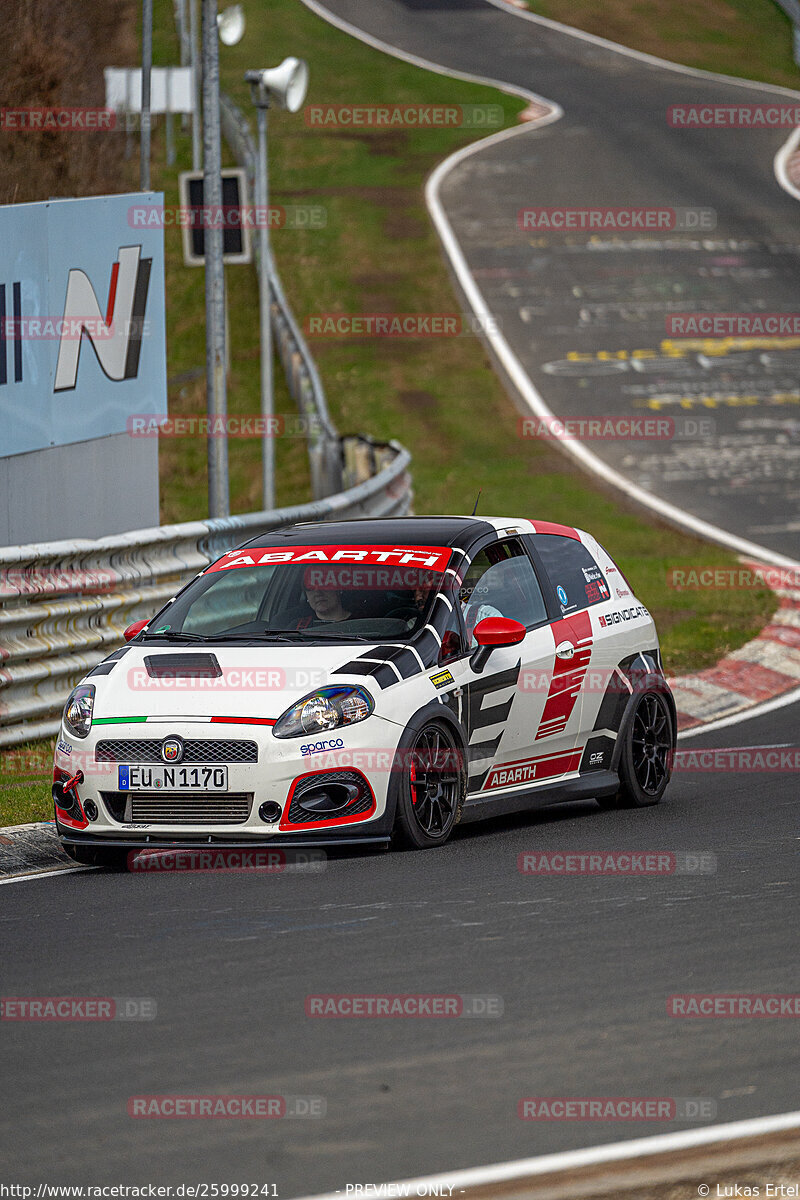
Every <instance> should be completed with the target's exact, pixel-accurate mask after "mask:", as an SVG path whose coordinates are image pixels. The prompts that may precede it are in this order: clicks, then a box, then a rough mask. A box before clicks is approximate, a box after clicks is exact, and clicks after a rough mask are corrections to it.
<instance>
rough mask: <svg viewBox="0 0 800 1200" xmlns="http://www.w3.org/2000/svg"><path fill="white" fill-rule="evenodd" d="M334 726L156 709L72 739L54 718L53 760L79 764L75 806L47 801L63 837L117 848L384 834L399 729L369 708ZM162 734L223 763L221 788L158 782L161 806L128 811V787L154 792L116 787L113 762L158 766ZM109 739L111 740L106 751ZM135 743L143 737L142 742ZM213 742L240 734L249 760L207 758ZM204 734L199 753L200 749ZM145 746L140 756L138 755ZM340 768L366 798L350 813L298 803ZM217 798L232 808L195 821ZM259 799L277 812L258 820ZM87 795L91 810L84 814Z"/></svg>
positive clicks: (356, 839)
mask: <svg viewBox="0 0 800 1200" xmlns="http://www.w3.org/2000/svg"><path fill="white" fill-rule="evenodd" d="M336 733H337V734H338V735H339V736H337V737H335V738H332V737H328V738H325V739H322V740H321V741H319V742H315V740H314V739H313V738H311V737H308V738H290V739H280V738H275V737H274V735H273V733H272V728H271V727H270V726H265V725H246V726H245V725H241V724H239V725H235V726H234V725H231V726H225V725H221V724H213V725H209V724H208V723H204V724H201V723H198V722H196V721H188V720H187V721H181V720H180V719H162V718H159V719H157V720H152V721H151V720H150V719H148V721H147V723H146V724H141V723H138V724H133V723H131V724H127V723H119V724H116V723H115V724H114V725H100V726H93V727H92V730H91V731H90V733H89V737H88V738H86V739H85V740H84V741H78V740H77V739H74V738H71V737H70V735H69V734H68V733H67V731H66V730H64V729H63V728H62V732H61V737H60V738H59V741H58V746H57V749H56V754H55V760H54V765H55V767H56V769H57V772H63V773H65V774H67V775H70V776H74V775H75V774H76V773H77V772H78V771H80V772H81V773H82V775H83V780H82V782H81V783H80V784H79V785H78V787H77V797H78V801H79V802H80V810H77V808H76V809H75V810H74V811H72V812H70V811H69V810H65V809H61V808H60V807H58V806H56V825H57V830H58V834H59V837H60V838H61V840H62V841H63V842H64V843H65V844H69V845H93V846H99V845H105V846H117V847H119V848H120V849H122V848H127V849H142V848H147V847H150V848H179V847H188V846H194V847H200V846H210V845H214V846H226V847H229V848H248V847H249V848H252V847H255V846H289V845H292V846H306V847H312V846H333V845H337V846H341V845H346V844H353V845H356V844H358V845H365V844H367V845H368V844H385V843H386V842H387V841H388V839H389V836H390V834H391V824H392V821H393V816H394V814H393V812H390V811H389V810H388V808H387V802H388V797H389V782H390V778H391V766H392V761H393V756H394V752H395V750H396V748H397V743H398V741H399V735H400V733H401V729H400V728H399V727H398V726H397V725H395V724H394V723H393V722H390V721H386V720H384V719H383V718H380V717H378V716H376V715H373V716H372V717H370V718H368V719H367V720H366V721H364V722H360V723H359V724H357V725H354V726H351V727H347V728H345V729H343V730H337V731H336ZM171 737H179V738H181V739H182V740H183V742H184V743H185V744H191V745H192V746H193V747H194V748H195V750H196V753H198V754H200V757H194V758H193V759H192V763H193V765H195V764H196V765H198V766H202V765H209V766H210V765H212V764H215V765H216V764H220V763H224V765H225V767H226V769H227V772H228V782H227V790H226V791H224V792H215V791H209V792H202V791H201V790H199V789H198V790H197V791H195V792H192V791H191V790H183V791H178V790H175V791H173V792H170V791H161V792H159V793H158V794H157V796H158V802H159V807H158V810H157V811H158V812H159V814H165V815H160V817H159V819H158V820H148V819H147V816H146V815H144V816H143V815H142V812H141V811H140V812H139V813H138V814H137V797H138V799H139V801H140V802H141V801H143V800H146V801H153V799H154V798H155V793H146V794H145V793H142V792H140V791H131V792H121V791H120V776H119V773H118V768H119V767H120V766H123V765H130V764H131V763H134V762H136V763H138V764H140V765H142V766H145V765H152V766H156V765H159V766H164V763H163V761H162V760H161V759H160V758H158V759H157V758H156V757H155V753H154V749H153V748H154V747H155V746H157V745H160V743H161V742H162V741H163V740H164V739H165V738H171ZM109 743H114V744H115V748H114V750H113V756H114V757H113V758H111V759H109V757H108V756H109V753H112V752H111V751H109V749H108V747H109ZM120 743H124V749H120V750H119V751H118V748H117V747H118V744H120ZM143 743H146V744H147V748H146V750H145V747H144V746H143ZM212 743H214V744H215V746H214V747H213V753H212ZM221 743H225V744H226V745H229V744H234V743H235V744H237V745H238V746H241V745H243V744H244V743H249V744H250V750H249V754H250V757H251V759H252V761H241V760H238V761H237V758H240V757H241V756H240V755H239V753H238V751H237V753H235V754H232V755H231V756H230V757H229V758H228V759H227V760H226V759H220V758H219V757H216V758H215V757H214V754H215V753H216V754H217V755H218V754H219V745H220V744H221ZM331 743H334V744H333V745H331ZM206 744H207V746H208V754H207V758H205V759H204V757H203V756H204V755H205V754H206ZM320 746H321V747H322V748H321V749H318V747H320ZM198 747H199V749H197V748H198ZM303 751H305V753H303ZM145 752H146V753H147V754H148V755H149V757H147V758H142V757H137V754H141V753H145ZM348 773H349V776H350V777H353V776H354V775H355V776H358V777H361V778H362V779H363V781H364V783H365V785H366V789H365V794H368V796H369V801H368V802H366V801H365V800H364V799H363V797H362V799H360V800H359V801H357V802H355V804H354V809H353V812H352V815H351V813H350V812H348V809H347V808H345V809H344V810H342V812H337V813H336V814H335V815H329V814H327V813H325V812H321V813H319V814H317V815H315V816H314V817H309V815H308V814H307V813H305V814H303V813H301V812H300V811H299V809H298V807H297V806H296V804H295V798H296V797H297V796H302V793H303V789H308V788H309V787H310V786H313V787H314V788H315V789H316V786H317V784H319V785H320V786H324V785H325V781H326V780H327V781H331V780H335V779H336V778H340V777H341V776H342V775H343V774H344V775H347V774H348ZM187 799H188V800H190V801H191V803H190V805H189V808H188V812H185V811H181V803H180V802H182V801H186V800H187ZM220 799H222V800H223V801H225V800H228V801H234V800H236V801H237V805H238V809H239V811H237V814H236V816H235V817H234V818H233V819H231V820H228V816H229V814H228V813H225V815H224V816H223V817H220V816H219V812H217V814H216V817H215V819H214V820H213V821H210V820H209V821H208V822H205V821H203V819H202V816H203V809H204V807H205V806H206V805H207V806H208V809H209V812H212V811H213V809H214V806H215V804H216V802H218V801H219V800H220ZM245 799H246V801H247V802H246V804H245V803H244V801H245ZM264 802H271V803H272V804H277V805H279V806H280V818H279V819H277V820H274V821H265V820H263V819H262V818H261V817H260V816H259V809H260V807H261V805H262V804H263V803H264ZM87 804H88V805H89V812H90V813H91V814H92V815H93V818H94V819H92V820H89V819H87V815H86V806H87ZM139 807H140V809H145V808H146V804H142V803H140V805H139ZM178 814H180V818H179V817H178ZM173 816H174V819H171V817H173ZM300 818H302V819H300Z"/></svg>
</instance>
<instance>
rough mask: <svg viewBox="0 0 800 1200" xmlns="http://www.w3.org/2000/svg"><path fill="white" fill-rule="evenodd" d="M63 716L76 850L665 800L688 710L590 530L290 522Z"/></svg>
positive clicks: (328, 832) (189, 600)
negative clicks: (590, 802)
mask: <svg viewBox="0 0 800 1200" xmlns="http://www.w3.org/2000/svg"><path fill="white" fill-rule="evenodd" d="M125 637H126V641H127V643H128V644H127V645H126V646H124V647H123V648H122V649H119V650H117V651H115V652H114V653H113V654H111V655H109V657H108V658H107V659H106V660H105V661H104V662H103V663H101V664H99V665H98V666H96V667H95V668H94V669H93V670H92V671H90V672H89V673H88V675H86V676H85V678H84V680H83V681H82V682H81V683H80V684H79V685H78V686H77V687H76V688H75V689H74V690H73V692H72V694H71V695H70V697H69V699H68V701H67V704H66V706H65V708H64V715H63V722H62V727H61V733H60V737H59V739H58V743H57V747H56V751H55V767H54V776H53V778H54V783H53V798H54V802H55V815H56V823H57V827H58V833H59V836H60V838H61V841H62V844H63V846H64V848H65V850H66V852H67V853H68V854H69V855H70V856H71V857H72V858H73V859H75V860H77V861H78V862H81V863H88V864H94V865H106V866H110V867H120V868H122V867H124V865H125V863H126V861H127V858H128V855H129V854H130V853H131V852H133V851H141V850H142V849H146V848H150V849H165V848H170V849H175V848H176V847H180V848H187V847H192V846H194V847H209V846H216V847H220V846H224V847H228V848H239V849H241V848H243V847H249V848H252V847H255V846H265V845H268V846H282V847H287V846H294V847H306V848H307V847H318V846H322V845H328V846H332V845H353V844H355V843H362V844H366V845H370V844H371V845H384V846H385V845H387V844H388V843H389V842H390V841H391V840H392V839H393V838H395V837H396V838H398V839H401V840H403V841H404V842H406V843H407V844H411V845H412V846H414V847H418V848H426V847H432V846H439V845H441V844H442V843H444V842H445V841H446V840H447V839H448V837H449V836H450V834H451V833H452V831H453V829H454V827H455V826H456V824H457V823H458V822H459V821H461V822H466V821H471V820H477V819H480V818H482V817H491V816H495V815H498V814H501V813H508V812H512V811H515V810H519V809H525V808H533V807H539V806H543V805H548V804H556V803H561V802H562V801H566V800H576V799H586V798H592V797H593V798H595V799H597V800H598V801H599V802H600V803H601V804H602V805H604V806H606V807H613V806H615V805H626V806H637V807H638V806H644V805H650V804H655V803H657V802H658V801H659V800H660V799H661V796H662V795H663V793H664V789H665V788H666V786H667V783H668V781H669V777H670V773H671V768H672V758H673V754H674V748H675V730H676V713H675V704H674V701H673V699H672V695H671V693H670V690H669V687H668V685H667V682H666V680H665V678H664V673H663V669H662V664H661V656H660V652H659V646H658V638H657V635H656V630H655V626H654V624H653V620H652V618H651V616H650V614H649V612H648V611H647V609H646V608H645V607H644V606H643V605H642V604H640V603H639V601H638V600H637V599H636V597H635V596H634V595H633V593H632V589H631V587H630V585H629V583H628V582H627V580H626V579H625V578H624V576H623V575H622V572H621V571H620V570H619V568H618V567H617V566H616V565H615V563H614V562H613V561H612V559H611V558H610V557H609V555H608V554H607V553H606V551H605V550H604V549H603V548H602V546H600V545H599V544H598V542H596V541H595V539H594V538H593V537H592V536H591V535H590V534H587V533H583V532H581V531H580V530H576V529H570V528H568V527H566V526H563V525H554V524H552V523H548V522H541V521H528V520H521V519H517V518H512V517H508V518H505V517H504V518H486V517H408V518H400V519H392V520H383V519H376V520H363V521H346V522H340V523H329V524H306V525H295V526H292V527H291V528H289V529H285V530H280V531H273V532H270V533H267V534H264V535H262V536H260V537H257V538H253V539H252V540H251V541H249V542H247V543H246V544H245V545H243V546H241V547H240V548H239V549H236V550H231V551H229V552H228V553H226V554H224V555H223V556H222V558H220V559H219V560H218V561H217V562H214V563H212V564H211V565H210V566H208V567H207V568H206V569H205V570H204V571H202V572H201V573H200V574H199V575H198V576H197V577H196V578H195V579H193V580H192V582H191V583H189V584H187V585H186V586H185V587H184V588H183V590H182V591H180V592H179V593H178V595H177V596H176V597H174V599H172V600H171V601H170V602H169V604H167V605H166V607H165V608H163V609H162V610H161V612H159V613H158V614H157V615H156V616H155V617H153V618H152V619H151V620H149V621H147V622H138V623H137V624H136V625H133V626H131V627H130V628H129V629H128V630H126V633H125Z"/></svg>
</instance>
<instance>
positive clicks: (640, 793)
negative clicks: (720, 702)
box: [615, 691, 675, 808]
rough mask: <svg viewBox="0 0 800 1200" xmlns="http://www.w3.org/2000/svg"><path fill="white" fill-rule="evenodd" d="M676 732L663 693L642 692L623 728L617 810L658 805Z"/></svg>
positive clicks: (669, 770) (663, 789) (669, 764)
mask: <svg viewBox="0 0 800 1200" xmlns="http://www.w3.org/2000/svg"><path fill="white" fill-rule="evenodd" d="M674 744H675V731H674V728H673V723H672V713H671V711H670V707H669V704H668V702H667V700H666V698H665V696H664V694H663V692H658V691H646V692H642V693H641V695H639V697H638V699H637V700H636V704H635V707H634V709H633V711H632V713H631V718H630V720H629V721H628V723H627V725H626V727H625V734H624V741H623V744H622V752H621V754H620V759H619V782H620V787H619V791H618V792H617V795H616V797H615V799H616V805H617V807H618V808H649V807H650V806H651V805H653V804H658V802H659V800H660V799H661V797H662V796H663V795H664V792H665V790H666V787H667V784H668V783H669V779H670V775H671V774H672V754H673V746H674Z"/></svg>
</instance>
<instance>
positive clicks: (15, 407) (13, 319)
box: [0, 192, 167, 457]
mask: <svg viewBox="0 0 800 1200" xmlns="http://www.w3.org/2000/svg"><path fill="white" fill-rule="evenodd" d="M137 201H138V202H144V203H147V204H150V205H158V206H163V203H164V197H163V194H162V193H160V192H158V193H156V192H146V193H142V194H138V193H135V194H131V195H121V196H98V197H87V198H83V199H79V200H51V201H47V202H44V203H39V204H12V205H5V206H0V457H5V456H7V455H12V454H23V453H26V452H28V451H32V450H42V449H45V448H47V447H50V446H64V445H68V444H70V443H72V442H82V441H88V440H90V439H93V438H100V437H106V436H108V435H109V434H116V433H124V432H125V431H126V428H127V419H128V417H129V416H130V415H132V414H133V413H143V412H146V413H155V414H157V415H166V412H167V354H166V333H165V318H164V230H163V228H156V229H138V228H137V229H134V228H132V226H131V223H130V221H129V210H130V208H131V205H132V204H133V203H135V202H137Z"/></svg>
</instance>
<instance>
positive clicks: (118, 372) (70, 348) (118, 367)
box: [53, 246, 153, 392]
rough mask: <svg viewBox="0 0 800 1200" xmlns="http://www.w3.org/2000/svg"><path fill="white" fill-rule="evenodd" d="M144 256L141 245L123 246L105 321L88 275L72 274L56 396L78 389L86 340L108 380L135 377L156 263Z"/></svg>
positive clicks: (54, 389)
mask: <svg viewBox="0 0 800 1200" xmlns="http://www.w3.org/2000/svg"><path fill="white" fill-rule="evenodd" d="M141 252H142V247H141V246H122V247H120V251H119V255H118V258H117V262H115V263H114V264H113V266H112V268H111V282H110V284H109V288H108V303H107V305H106V315H105V317H103V314H102V313H101V311H100V305H99V303H98V300H97V296H96V295H95V291H94V288H93V287H92V285H91V283H90V281H89V277H88V275H87V274H86V273H85V271H79V270H72V271H70V273H69V279H68V280H67V298H66V300H65V302H64V325H63V328H62V332H61V339H60V341H59V346H58V362H57V364H56V379H55V386H54V388H53V391H54V392H65V391H70V390H71V389H72V388H74V387H75V385H76V383H77V380H78V362H79V359H80V354H81V345H82V343H83V338H84V337H86V338H88V340H89V342H90V344H91V347H92V349H93V350H94V352H95V354H96V355H97V361H98V363H99V364H100V367H101V369H102V370H103V372H104V373H105V375H106V376H107V377H108V378H109V379H113V380H122V379H135V377H136V375H137V373H138V370H139V354H140V351H141V348H142V332H143V328H144V311H145V306H146V304H147V289H148V286H149V283H150V267H151V265H152V261H153V260H152V259H151V258H140V255H141Z"/></svg>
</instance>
